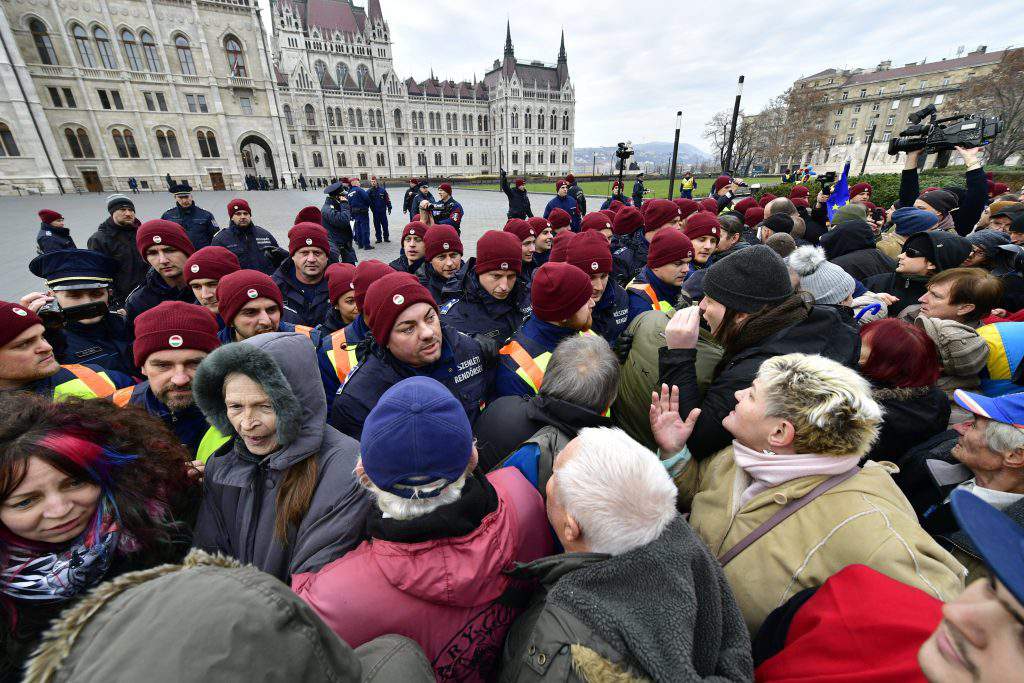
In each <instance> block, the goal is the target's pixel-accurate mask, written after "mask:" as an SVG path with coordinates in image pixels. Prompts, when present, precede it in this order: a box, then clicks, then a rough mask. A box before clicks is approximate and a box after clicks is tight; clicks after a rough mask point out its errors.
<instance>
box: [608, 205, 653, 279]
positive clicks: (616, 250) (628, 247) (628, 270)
mask: <svg viewBox="0 0 1024 683" xmlns="http://www.w3.org/2000/svg"><path fill="white" fill-rule="evenodd" d="M643 227H644V217H643V215H641V213H640V212H639V211H638V210H637V209H635V208H633V207H632V206H624V207H622V208H621V209H619V210H618V212H617V213H616V214H615V218H613V219H612V242H611V249H612V276H613V277H614V279H615V281H616V282H618V283H619V284H620V285H622V286H624V285H626V284H628V283H629V281H630V280H632V279H633V277H634V275H636V273H637V272H639V268H636V269H634V267H633V263H634V259H635V257H636V256H635V254H634V251H635V247H634V246H633V243H634V241H635V240H637V239H641V240H643V239H644V238H643ZM646 259H647V254H646V252H644V260H645V261H646Z"/></svg>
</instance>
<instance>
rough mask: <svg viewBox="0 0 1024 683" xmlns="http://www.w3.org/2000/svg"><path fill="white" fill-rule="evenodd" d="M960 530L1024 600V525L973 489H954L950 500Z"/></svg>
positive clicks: (992, 568) (1004, 582) (1017, 596)
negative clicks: (979, 496) (971, 491)
mask: <svg viewBox="0 0 1024 683" xmlns="http://www.w3.org/2000/svg"><path fill="white" fill-rule="evenodd" d="M950 504H951V505H952V507H953V514H954V515H955V516H956V521H957V522H958V523H959V524H960V530H961V531H963V532H964V533H965V534H967V537H968V538H969V539H971V542H972V543H973V544H974V547H975V548H976V549H977V551H978V553H979V554H980V555H981V559H983V560H984V561H985V564H986V565H988V568H989V569H991V570H992V573H993V574H995V575H996V578H998V579H999V582H1000V583H1001V584H1003V585H1004V586H1006V590H1008V591H1010V593H1012V594H1013V597H1015V598H1017V601H1018V602H1020V603H1022V604H1024V527H1021V526H1020V525H1019V524H1017V523H1016V522H1014V521H1013V520H1012V519H1010V518H1009V517H1007V516H1006V515H1004V514H1003V513H1002V512H1000V511H999V510H997V509H995V508H994V507H992V506H991V505H989V504H988V503H986V502H985V501H983V500H982V499H981V498H978V497H977V496H976V495H974V494H973V493H968V492H967V491H964V490H962V489H956V490H955V491H953V495H952V497H951V500H950Z"/></svg>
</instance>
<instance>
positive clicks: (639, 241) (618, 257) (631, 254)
mask: <svg viewBox="0 0 1024 683" xmlns="http://www.w3.org/2000/svg"><path fill="white" fill-rule="evenodd" d="M618 240H619V242H618V247H617V248H616V245H615V244H614V242H613V244H612V276H613V277H614V278H615V281H616V282H618V283H619V284H620V285H622V286H623V287H625V286H626V285H627V284H629V282H630V281H631V280H632V279H633V278H635V277H636V276H637V275H639V274H640V271H641V270H643V269H644V268H645V267H646V266H647V252H648V251H649V250H650V248H651V244H650V242H648V241H647V238H646V237H645V236H644V229H643V228H637V230H636V232H634V233H633V234H631V235H622V236H618Z"/></svg>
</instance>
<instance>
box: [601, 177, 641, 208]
mask: <svg viewBox="0 0 1024 683" xmlns="http://www.w3.org/2000/svg"><path fill="white" fill-rule="evenodd" d="M612 202H622V203H623V204H625V205H626V206H633V200H632V199H630V198H629V197H627V196H626V193H625V192H623V190H622V185H621V184H619V181H618V180H616V181H615V182H614V183H612V193H611V195H610V196H609V197H608V198H607V199H605V200H604V203H603V204H601V209H602V210H604V209H608V208H611V205H612Z"/></svg>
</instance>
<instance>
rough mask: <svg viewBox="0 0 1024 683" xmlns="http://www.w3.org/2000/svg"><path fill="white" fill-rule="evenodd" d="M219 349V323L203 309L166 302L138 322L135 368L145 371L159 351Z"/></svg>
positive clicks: (134, 348)
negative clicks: (154, 354)
mask: <svg viewBox="0 0 1024 683" xmlns="http://www.w3.org/2000/svg"><path fill="white" fill-rule="evenodd" d="M218 346H220V340H219V339H217V319H216V318H215V317H214V316H213V313H211V312H210V311H208V310H207V309H206V308H204V307H203V306H196V305H195V304H187V303H185V302H184V301H164V302H163V303H160V304H157V305H156V306H154V307H153V308H150V309H149V310H146V311H143V312H142V313H140V314H139V317H137V318H136V319H135V344H134V345H133V347H132V350H133V351H134V352H135V364H136V365H138V366H139V367H142V364H143V363H145V362H146V359H147V358H149V356H150V355H151V354H153V353H155V352H157V351H167V350H170V349H190V350H193V351H206V352H207V353H209V352H211V351H213V350H214V349H215V348H217V347H218Z"/></svg>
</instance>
